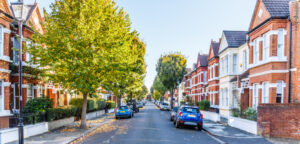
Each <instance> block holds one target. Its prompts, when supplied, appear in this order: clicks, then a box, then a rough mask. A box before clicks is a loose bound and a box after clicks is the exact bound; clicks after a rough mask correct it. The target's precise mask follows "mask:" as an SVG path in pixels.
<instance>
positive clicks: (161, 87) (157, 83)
mask: <svg viewBox="0 0 300 144" xmlns="http://www.w3.org/2000/svg"><path fill="white" fill-rule="evenodd" d="M152 87H153V89H154V90H156V91H158V92H159V93H160V94H161V95H164V94H165V92H166V91H167V88H166V87H165V86H164V84H163V83H162V82H161V81H160V79H159V77H158V76H156V77H155V79H154V82H153V86H152Z"/></svg>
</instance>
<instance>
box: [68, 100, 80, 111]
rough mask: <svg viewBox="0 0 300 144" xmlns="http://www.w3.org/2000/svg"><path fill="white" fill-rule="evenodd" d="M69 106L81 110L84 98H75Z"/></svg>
mask: <svg viewBox="0 0 300 144" xmlns="http://www.w3.org/2000/svg"><path fill="white" fill-rule="evenodd" d="M69 104H70V105H72V106H75V107H78V108H79V109H81V107H82V104H83V99H82V98H73V99H71V100H70V102H69Z"/></svg>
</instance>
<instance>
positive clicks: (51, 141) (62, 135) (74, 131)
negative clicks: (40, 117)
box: [9, 114, 114, 144]
mask: <svg viewBox="0 0 300 144" xmlns="http://www.w3.org/2000/svg"><path fill="white" fill-rule="evenodd" d="M113 119H114V118H113V115H112V114H106V115H105V116H102V117H99V118H95V119H93V120H87V125H88V129H87V130H82V129H80V128H79V126H80V122H79V121H78V122H75V123H73V124H71V125H68V126H64V127H62V128H59V129H57V130H53V131H50V132H47V133H44V134H41V135H37V136H33V137H29V138H26V139H25V144H67V143H71V142H73V141H75V140H77V139H78V138H81V137H83V136H85V135H87V134H89V133H90V132H92V131H93V130H95V129H97V128H98V127H99V126H102V125H104V124H106V123H109V122H111V121H112V120H113ZM17 143H18V141H15V142H11V143H9V144H17Z"/></svg>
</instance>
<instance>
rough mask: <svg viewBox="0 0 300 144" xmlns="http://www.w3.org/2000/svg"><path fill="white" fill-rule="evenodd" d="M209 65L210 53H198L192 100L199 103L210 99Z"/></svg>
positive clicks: (193, 74)
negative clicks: (208, 96) (208, 95)
mask: <svg viewBox="0 0 300 144" xmlns="http://www.w3.org/2000/svg"><path fill="white" fill-rule="evenodd" d="M207 67H208V55H206V54H202V55H200V54H198V58H197V63H196V64H195V65H194V69H193V71H192V86H191V87H192V93H191V94H190V96H191V100H192V101H193V102H194V103H195V104H197V103H198V102H200V101H201V100H208V98H207V91H208V87H207V84H208V83H207V80H208V78H207Z"/></svg>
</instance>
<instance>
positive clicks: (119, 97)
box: [117, 95, 122, 107]
mask: <svg viewBox="0 0 300 144" xmlns="http://www.w3.org/2000/svg"><path fill="white" fill-rule="evenodd" d="M121 100H122V95H119V96H118V100H117V103H118V107H120V106H121Z"/></svg>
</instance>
